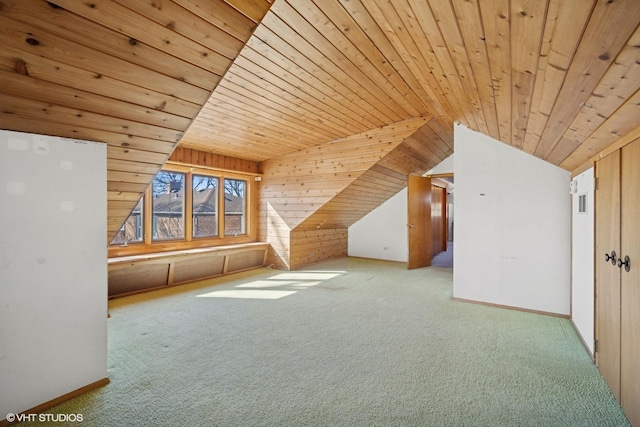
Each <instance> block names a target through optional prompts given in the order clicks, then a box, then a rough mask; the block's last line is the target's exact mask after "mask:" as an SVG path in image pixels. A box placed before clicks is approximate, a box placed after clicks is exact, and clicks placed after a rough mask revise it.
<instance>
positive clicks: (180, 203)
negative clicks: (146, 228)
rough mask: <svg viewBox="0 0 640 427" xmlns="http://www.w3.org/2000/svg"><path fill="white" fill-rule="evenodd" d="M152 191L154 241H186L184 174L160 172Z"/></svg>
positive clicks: (154, 181)
mask: <svg viewBox="0 0 640 427" xmlns="http://www.w3.org/2000/svg"><path fill="white" fill-rule="evenodd" d="M151 191H152V197H153V203H152V208H151V209H152V213H153V228H152V233H153V234H152V236H153V240H172V239H184V174H182V173H178V172H166V171H161V172H159V173H158V174H157V175H156V177H155V179H154V180H153V184H152V188H151Z"/></svg>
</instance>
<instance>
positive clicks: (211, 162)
mask: <svg viewBox="0 0 640 427" xmlns="http://www.w3.org/2000/svg"><path fill="white" fill-rule="evenodd" d="M169 161H170V162H176V163H182V164H185V165H194V166H201V167H205V168H214V169H224V170H228V171H233V172H246V173H254V174H258V173H259V167H260V164H259V163H258V162H255V161H252V160H245V159H237V158H235V157H228V156H223V155H221V154H213V153H205V152H204V151H199V150H193V149H191V148H184V147H182V146H181V147H177V148H176V149H175V150H174V152H173V153H171V157H169Z"/></svg>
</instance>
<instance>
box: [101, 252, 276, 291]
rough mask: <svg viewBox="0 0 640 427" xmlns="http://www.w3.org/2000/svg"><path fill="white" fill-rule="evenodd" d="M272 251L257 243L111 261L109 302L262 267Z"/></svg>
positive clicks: (120, 258) (126, 257)
mask: <svg viewBox="0 0 640 427" xmlns="http://www.w3.org/2000/svg"><path fill="white" fill-rule="evenodd" d="M268 247H269V244H268V243H263V242H254V243H242V244H238V245H228V246H218V247H208V248H197V249H185V250H180V251H171V252H160V253H151V254H142V255H132V256H121V257H114V258H109V260H108V265H109V298H113V297H118V296H124V295H129V294H132V293H136V292H141V291H146V290H150V289H158V288H163V287H167V286H173V285H180V284H183V283H189V282H194V281H197V280H202V279H208V278H211V277H217V276H222V275H225V274H229V273H236V272H239V271H244V270H249V269H252V268H256V267H261V266H263V265H264V264H265V259H266V256H267V248H268Z"/></svg>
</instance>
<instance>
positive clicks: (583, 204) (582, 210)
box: [578, 193, 587, 215]
mask: <svg viewBox="0 0 640 427" xmlns="http://www.w3.org/2000/svg"><path fill="white" fill-rule="evenodd" d="M578 213H579V214H585V215H586V214H587V193H584V194H580V195H578Z"/></svg>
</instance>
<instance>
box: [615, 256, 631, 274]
mask: <svg viewBox="0 0 640 427" xmlns="http://www.w3.org/2000/svg"><path fill="white" fill-rule="evenodd" d="M623 265H624V270H625V271H627V272H628V271H629V270H631V260H630V259H629V255H627V256H625V257H624V262H622V258H620V259H618V267H620V268H622V266H623Z"/></svg>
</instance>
